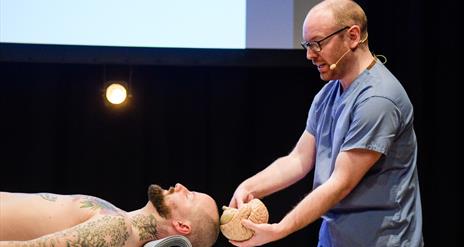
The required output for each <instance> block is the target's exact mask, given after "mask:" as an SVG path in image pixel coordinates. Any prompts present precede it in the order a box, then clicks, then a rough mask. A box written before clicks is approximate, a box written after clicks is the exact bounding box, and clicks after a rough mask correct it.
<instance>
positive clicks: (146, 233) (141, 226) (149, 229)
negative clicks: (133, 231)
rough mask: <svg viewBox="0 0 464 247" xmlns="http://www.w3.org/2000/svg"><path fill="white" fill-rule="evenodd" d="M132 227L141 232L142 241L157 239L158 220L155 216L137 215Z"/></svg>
mask: <svg viewBox="0 0 464 247" xmlns="http://www.w3.org/2000/svg"><path fill="white" fill-rule="evenodd" d="M132 226H134V227H135V228H137V230H138V231H139V238H140V240H152V239H157V236H156V234H157V230H156V226H157V224H156V219H155V216H153V215H148V216H146V215H143V214H138V215H135V216H134V218H133V219H132Z"/></svg>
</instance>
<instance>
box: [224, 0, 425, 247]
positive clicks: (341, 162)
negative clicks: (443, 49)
mask: <svg viewBox="0 0 464 247" xmlns="http://www.w3.org/2000/svg"><path fill="white" fill-rule="evenodd" d="M303 38H304V42H303V43H302V45H303V47H304V48H305V49H306V57H307V58H308V60H311V61H312V63H313V64H314V65H315V66H316V68H317V70H318V71H319V73H320V77H321V79H322V80H324V81H327V83H326V84H325V86H324V87H323V88H322V89H321V90H320V91H319V93H318V94H317V95H316V96H315V97H314V99H313V102H312V105H311V107H310V109H309V113H308V119H307V123H306V129H305V130H304V131H303V133H302V135H301V137H300V139H299V140H298V142H297V144H296V146H295V148H294V149H293V150H292V152H291V153H290V154H288V155H286V156H284V157H281V158H279V159H277V160H276V161H274V162H273V163H272V164H270V165H269V166H268V167H267V168H265V169H264V170H263V171H261V172H259V173H257V174H256V175H254V176H252V177H250V178H248V179H246V180H245V181H243V182H242V183H241V184H240V185H239V186H238V187H237V189H236V190H235V192H234V195H233V197H232V199H231V201H230V206H231V207H240V206H241V205H242V204H243V203H244V202H247V201H249V200H251V199H252V198H262V197H265V196H267V195H270V194H272V193H274V192H277V191H280V190H282V189H284V188H286V187H288V186H290V185H292V184H294V183H295V182H297V181H299V180H300V179H302V178H303V177H304V176H305V175H307V174H308V173H309V172H310V171H311V170H312V169H313V168H314V182H313V190H312V191H311V192H310V193H309V194H307V195H306V196H305V197H304V198H303V199H302V200H301V201H300V202H299V203H298V205H297V206H296V207H294V208H293V209H292V210H291V211H290V212H289V213H288V214H287V215H286V216H285V217H284V218H283V219H282V220H281V221H280V222H278V223H275V224H254V223H253V222H251V221H249V220H243V221H242V224H243V225H244V226H246V227H248V228H250V229H252V230H254V231H255V235H254V236H253V237H252V238H251V239H250V240H248V241H245V242H234V241H231V243H232V244H234V245H236V246H241V247H242V246H260V245H263V244H266V243H269V242H272V241H276V240H278V239H281V238H284V237H286V236H288V235H289V234H291V233H293V232H295V231H298V230H300V229H302V228H303V227H305V226H307V225H308V224H311V223H312V222H314V221H316V220H317V219H318V218H320V217H322V219H323V221H322V225H321V229H320V232H319V244H318V246H319V247H344V246H347V247H353V246H356V247H364V246H365V247H374V246H382V247H384V246H410V247H417V246H423V238H422V209H421V199H420V191H419V181H418V175H417V167H416V161H417V157H416V156H417V141H416V136H415V133H414V128H413V117H414V116H413V115H414V114H413V106H412V104H411V102H410V100H409V98H408V95H407V94H406V92H405V90H404V88H403V87H402V85H401V83H400V82H399V81H398V80H397V79H396V78H395V76H394V75H393V74H392V73H391V72H390V71H389V70H388V69H387V68H386V67H385V66H384V65H383V64H382V63H381V62H380V61H379V60H378V59H376V57H375V56H373V55H372V52H371V51H370V50H369V46H368V32H367V17H366V15H365V13H364V11H363V10H362V8H361V7H360V6H359V5H358V4H356V3H355V2H354V1H350V0H325V1H322V2H320V3H319V4H317V5H316V6H314V7H313V8H312V9H311V10H310V11H309V13H308V15H307V16H306V19H305V21H304V25H303Z"/></svg>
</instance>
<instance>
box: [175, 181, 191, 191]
mask: <svg viewBox="0 0 464 247" xmlns="http://www.w3.org/2000/svg"><path fill="white" fill-rule="evenodd" d="M174 190H175V191H176V192H181V191H186V192H189V190H188V189H187V187H185V186H183V185H182V184H180V183H176V187H175V188H174Z"/></svg>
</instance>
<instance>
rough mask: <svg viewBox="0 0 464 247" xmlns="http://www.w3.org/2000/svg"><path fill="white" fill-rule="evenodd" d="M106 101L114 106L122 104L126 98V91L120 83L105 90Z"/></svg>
mask: <svg viewBox="0 0 464 247" xmlns="http://www.w3.org/2000/svg"><path fill="white" fill-rule="evenodd" d="M105 95H106V99H107V100H108V101H109V102H110V103H111V104H114V105H119V104H122V103H124V101H125V100H126V98H127V89H126V87H124V86H123V85H122V84H121V83H118V82H115V83H112V84H110V85H109V86H108V87H107V88H106V94H105Z"/></svg>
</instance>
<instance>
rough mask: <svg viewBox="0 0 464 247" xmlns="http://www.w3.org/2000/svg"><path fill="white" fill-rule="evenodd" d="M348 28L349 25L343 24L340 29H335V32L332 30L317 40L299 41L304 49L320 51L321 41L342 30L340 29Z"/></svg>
mask: <svg viewBox="0 0 464 247" xmlns="http://www.w3.org/2000/svg"><path fill="white" fill-rule="evenodd" d="M348 28H350V27H349V26H345V27H343V28H341V29H339V30H337V31H335V32H333V33H331V34H329V35H327V36H326V37H325V38H322V39H320V40H317V41H302V42H301V46H302V47H303V48H304V49H305V50H308V49H311V50H313V51H315V52H320V51H322V46H321V42H323V41H324V40H327V39H329V38H330V37H332V36H334V35H336V34H338V33H340V32H342V31H344V30H346V29H348Z"/></svg>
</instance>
